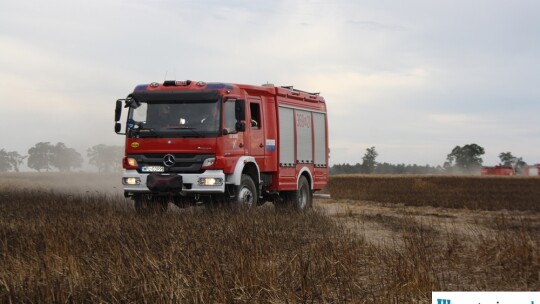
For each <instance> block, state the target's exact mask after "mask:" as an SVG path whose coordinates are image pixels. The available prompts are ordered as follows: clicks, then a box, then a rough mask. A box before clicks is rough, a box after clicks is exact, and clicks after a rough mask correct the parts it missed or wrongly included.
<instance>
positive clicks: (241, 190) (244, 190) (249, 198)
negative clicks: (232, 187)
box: [235, 174, 259, 208]
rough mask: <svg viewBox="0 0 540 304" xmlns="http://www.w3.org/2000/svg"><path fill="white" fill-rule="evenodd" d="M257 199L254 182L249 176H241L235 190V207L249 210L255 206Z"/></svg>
mask: <svg viewBox="0 0 540 304" xmlns="http://www.w3.org/2000/svg"><path fill="white" fill-rule="evenodd" d="M258 199H259V196H258V195H257V187H256V186H255V182H253V179H252V178H251V177H250V176H249V175H247V174H242V177H241V179H240V185H239V186H238V187H237V188H236V198H235V203H236V205H237V206H244V207H247V208H251V207H254V206H256V205H257V201H258Z"/></svg>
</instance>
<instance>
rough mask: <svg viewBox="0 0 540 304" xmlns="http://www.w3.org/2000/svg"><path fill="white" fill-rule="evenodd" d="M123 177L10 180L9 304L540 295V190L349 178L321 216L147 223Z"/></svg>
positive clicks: (2, 263)
mask: <svg viewBox="0 0 540 304" xmlns="http://www.w3.org/2000/svg"><path fill="white" fill-rule="evenodd" d="M117 181H119V177H118V176H115V175H108V176H98V175H94V174H82V175H76V174H72V175H67V176H65V175H58V174H3V175H0V301H2V302H7V303H10V302H13V303H15V302H76V303H79V302H107V303H126V302H140V303H150V302H152V303H156V302H157V303H160V302H165V303H171V302H181V303H236V302H238V303H246V302H248V303H429V302H430V296H431V291H437V290H540V247H539V242H540V233H539V232H540V214H539V207H538V205H539V204H540V179H539V178H536V179H535V178H495V179H494V178H480V177H431V176H338V177H333V178H332V180H331V183H330V185H329V186H328V189H327V191H328V192H329V193H330V194H331V195H332V199H327V200H316V202H315V206H314V208H313V210H310V211H308V212H301V213H300V212H292V211H286V210H285V211H284V210H279V209H278V210H276V209H274V208H273V206H272V205H271V204H266V205H264V206H262V207H260V208H257V209H255V210H226V209H212V210H206V209H205V208H204V207H194V208H189V209H177V208H174V207H173V206H171V208H170V210H169V212H168V213H167V214H166V215H162V216H138V215H136V214H135V211H134V210H133V206H132V203H131V202H130V201H129V200H125V199H124V198H123V197H122V195H121V190H120V188H121V186H120V185H119V184H118V182H117Z"/></svg>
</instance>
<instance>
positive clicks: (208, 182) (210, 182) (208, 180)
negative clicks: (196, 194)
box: [199, 177, 223, 186]
mask: <svg viewBox="0 0 540 304" xmlns="http://www.w3.org/2000/svg"><path fill="white" fill-rule="evenodd" d="M221 185H223V179H222V178H218V177H201V178H199V186H221Z"/></svg>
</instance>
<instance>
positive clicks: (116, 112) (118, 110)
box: [114, 99, 122, 128]
mask: <svg viewBox="0 0 540 304" xmlns="http://www.w3.org/2000/svg"><path fill="white" fill-rule="evenodd" d="M121 115H122V100H120V99H119V100H117V101H116V108H115V109H114V121H119V120H120V116H121ZM115 128H116V127H115Z"/></svg>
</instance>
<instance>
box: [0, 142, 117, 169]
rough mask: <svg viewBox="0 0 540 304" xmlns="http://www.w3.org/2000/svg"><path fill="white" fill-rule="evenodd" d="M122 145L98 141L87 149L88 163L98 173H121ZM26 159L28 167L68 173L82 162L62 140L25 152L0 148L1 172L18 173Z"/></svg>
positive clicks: (79, 155) (42, 144) (45, 143)
mask: <svg viewBox="0 0 540 304" xmlns="http://www.w3.org/2000/svg"><path fill="white" fill-rule="evenodd" d="M123 152H124V148H123V147H121V146H110V145H104V144H98V145H95V146H92V147H90V148H88V149H87V150H86V156H87V157H88V163H89V164H90V165H92V166H94V167H96V168H97V169H98V171H99V172H103V173H105V172H120V170H121V169H122V167H121V163H122V156H123ZM25 160H26V165H27V166H28V168H30V169H33V170H36V171H38V172H42V171H46V172H48V171H51V170H58V171H60V172H70V171H73V170H75V169H78V168H82V165H83V163H84V160H83V157H82V155H81V154H80V153H79V152H78V151H77V150H75V149H73V148H69V147H67V146H66V145H65V144H64V143H62V142H58V143H56V144H51V143H50V142H39V143H37V144H35V145H34V146H33V147H31V148H30V149H28V155H21V154H19V153H18V152H17V151H6V150H5V149H0V172H7V171H15V172H19V170H20V167H21V165H22V164H23V163H24V161H25Z"/></svg>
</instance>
